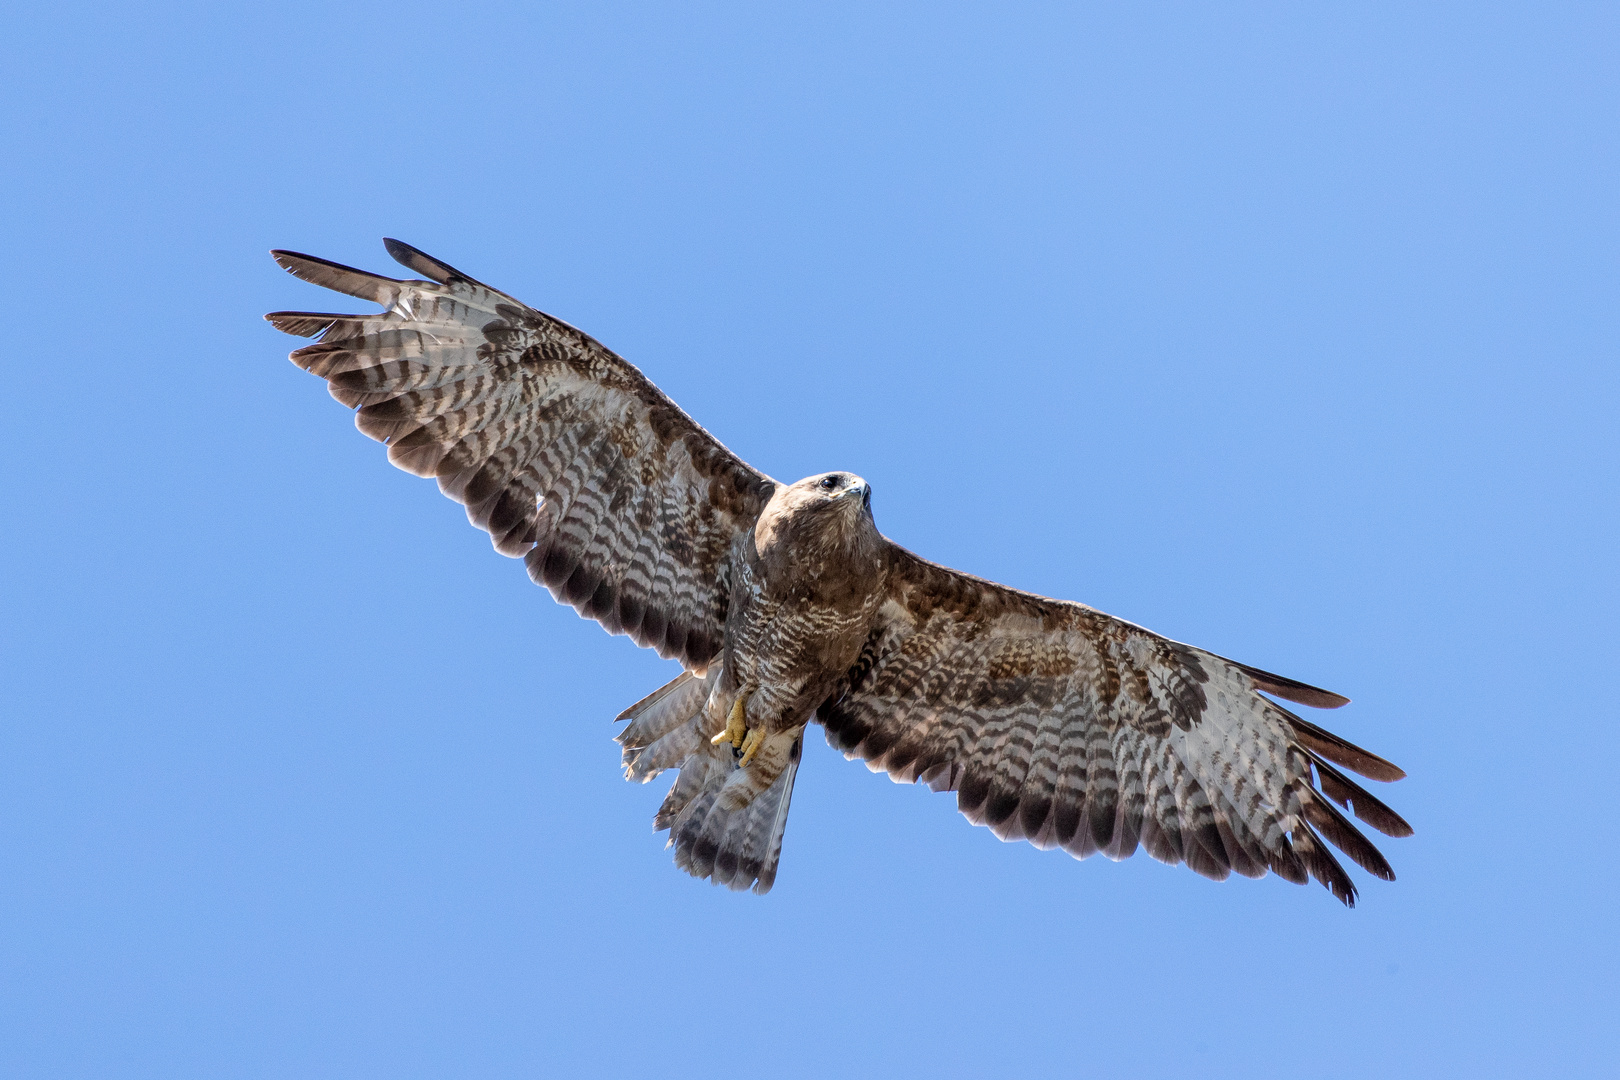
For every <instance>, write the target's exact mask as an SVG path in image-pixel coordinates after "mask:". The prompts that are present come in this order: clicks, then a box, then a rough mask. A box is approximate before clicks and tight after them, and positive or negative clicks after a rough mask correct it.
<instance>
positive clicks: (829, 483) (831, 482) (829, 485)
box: [821, 476, 838, 491]
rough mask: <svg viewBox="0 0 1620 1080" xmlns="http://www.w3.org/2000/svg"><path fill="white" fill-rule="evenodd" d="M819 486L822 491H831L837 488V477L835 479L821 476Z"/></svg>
mask: <svg viewBox="0 0 1620 1080" xmlns="http://www.w3.org/2000/svg"><path fill="white" fill-rule="evenodd" d="M821 486H822V487H823V488H824V489H826V490H827V491H831V490H832V489H833V488H835V487H837V486H838V477H836V476H823V477H822V478H821Z"/></svg>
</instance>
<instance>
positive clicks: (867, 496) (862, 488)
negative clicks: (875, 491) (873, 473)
mask: <svg viewBox="0 0 1620 1080" xmlns="http://www.w3.org/2000/svg"><path fill="white" fill-rule="evenodd" d="M846 499H855V500H857V501H859V502H860V504H861V509H863V510H865V511H866V512H867V513H871V512H872V485H871V484H868V483H867V482H866V481H864V480H862V481H861V482H860V483H859V484H851V485H850V486H849V487H847V488H845V489H844V490H843V491H840V492H839V493H838V494H837V495H834V496H833V501H834V502H843V501H844V500H846Z"/></svg>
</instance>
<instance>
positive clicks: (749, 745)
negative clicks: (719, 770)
mask: <svg viewBox="0 0 1620 1080" xmlns="http://www.w3.org/2000/svg"><path fill="white" fill-rule="evenodd" d="M764 741H765V729H764V728H749V729H748V734H747V735H745V736H743V742H742V752H743V755H742V760H741V761H739V762H737V767H738V768H742V767H743V766H744V765H747V764H748V763H749V762H750V761H753V760H754V753H755V751H757V750H758V749H759V746H760V744H761V743H763V742H764Z"/></svg>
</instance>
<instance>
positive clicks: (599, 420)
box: [265, 240, 775, 670]
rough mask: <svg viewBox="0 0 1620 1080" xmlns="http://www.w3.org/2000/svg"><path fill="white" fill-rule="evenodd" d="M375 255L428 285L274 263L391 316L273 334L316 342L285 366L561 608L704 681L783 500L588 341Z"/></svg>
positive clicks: (432, 268) (454, 275) (436, 267)
mask: <svg viewBox="0 0 1620 1080" xmlns="http://www.w3.org/2000/svg"><path fill="white" fill-rule="evenodd" d="M385 243H386V245H387V247H388V252H389V254H390V255H392V256H393V257H394V258H395V259H396V260H397V261H398V262H400V263H402V264H403V265H405V266H407V267H409V268H410V269H412V270H414V271H416V272H417V273H419V274H422V275H423V276H424V277H426V278H428V279H429V280H426V281H400V280H396V279H394V278H388V277H383V276H380V275H376V274H371V273H367V272H365V271H362V270H356V269H353V268H351V267H347V266H342V265H340V264H337V263H332V262H328V261H326V260H324V259H317V258H314V257H312V256H308V255H300V254H298V253H296V252H290V251H275V252H272V254H273V255H274V257H275V259H276V261H277V262H278V263H280V264H281V265H282V267H284V268H285V269H286V270H288V271H289V272H291V273H292V274H294V275H296V276H297V277H300V278H303V279H304V280H306V281H310V282H313V283H315V284H317V285H323V286H325V287H327V288H330V289H335V290H337V291H339V292H343V293H347V294H349V295H351V296H357V297H360V298H362V299H366V300H371V301H374V302H376V303H378V304H381V305H383V307H384V308H386V309H387V310H385V311H383V312H380V313H378V314H375V315H337V314H326V313H319V312H296V311H281V312H274V313H272V314H270V315H267V316H265V318H267V319H268V320H269V321H270V322H271V323H272V324H273V325H275V326H276V327H277V328H279V329H281V330H284V331H286V332H288V333H291V334H297V335H300V336H303V337H315V338H317V342H316V344H313V345H310V346H307V347H305V348H302V349H298V350H297V351H295V352H293V353H292V354H291V359H292V361H293V362H294V363H295V364H297V365H298V366H299V367H301V368H303V369H305V370H306V371H309V372H311V373H313V374H316V375H319V376H321V377H322V378H324V379H326V381H327V384H328V388H329V389H330V391H331V394H332V396H333V397H334V398H336V399H337V400H339V401H341V402H343V404H345V405H347V406H349V407H350V408H353V409H356V410H357V411H356V414H355V425H356V426H357V427H359V429H360V430H361V431H363V432H364V433H365V434H367V435H369V436H370V437H371V438H373V439H376V440H378V441H379V442H383V443H386V444H387V445H388V457H389V460H391V461H392V462H393V463H394V464H395V465H397V466H399V467H400V468H401V469H404V470H406V471H407V472H411V473H414V474H416V475H417V476H426V477H434V478H436V479H437V480H438V482H439V487H440V490H442V491H443V492H444V493H445V494H446V495H448V496H449V497H450V498H452V499H455V500H456V501H457V502H460V503H462V504H463V505H464V506H465V507H466V509H467V517H468V519H469V520H471V521H472V523H473V524H474V525H477V526H478V527H479V528H481V529H484V530H486V531H487V532H488V533H489V534H490V537H491V539H492V541H493V542H494V545H495V548H496V550H498V551H500V552H501V553H502V554H505V555H509V556H513V557H518V556H521V557H523V559H524V561H525V563H526V565H527V567H528V570H529V575H530V576H531V577H532V578H533V579H534V580H535V581H536V582H537V583H540V584H543V585H545V586H547V587H548V588H549V589H550V590H551V592H552V595H553V596H555V597H556V598H557V599H558V600H561V601H563V602H565V603H568V604H571V605H572V606H573V607H574V608H576V609H577V610H578V611H579V612H580V614H581V615H584V616H586V617H588V618H592V619H595V620H596V621H598V622H600V623H601V624H602V625H603V626H604V627H606V628H607V629H608V630H609V631H611V632H613V633H624V634H628V635H629V636H630V637H631V638H633V639H634V640H635V641H636V642H637V643H638V644H641V645H646V646H650V647H652V648H654V649H656V650H658V652H659V653H660V654H661V655H663V656H673V657H676V658H678V659H680V660H681V661H682V662H683V663H684V664H686V665H687V666H688V667H690V668H694V669H699V670H701V669H702V668H704V667H705V666H706V665H707V664H708V663H709V661H710V660H712V659H713V658H714V657H715V656H716V655H718V653H719V651H720V647H721V640H722V631H723V627H724V624H725V613H726V603H727V594H728V591H729V580H730V568H731V565H732V560H733V559H734V558H735V557H736V556H737V553H738V543H739V540H740V538H741V537H744V536H746V534H747V532H748V531H749V530H750V529H751V528H752V526H753V522H754V520H755V518H757V517H758V515H759V511H760V509H761V507H763V506H764V504H765V502H766V501H767V500H768V499H769V498H770V494H771V492H772V491H773V490H774V488H775V482H774V481H773V480H771V479H770V478H769V477H768V476H765V475H764V474H763V473H760V472H758V471H757V470H755V469H753V468H750V467H749V466H748V465H747V464H746V463H744V462H743V461H742V460H741V459H740V458H738V457H737V456H736V455H735V454H733V453H731V452H730V451H729V450H727V449H726V448H725V447H724V446H722V445H721V444H720V442H719V441H718V440H716V439H715V438H714V437H713V436H711V435H710V434H709V433H708V432H707V431H705V430H703V428H701V427H700V426H699V425H698V424H697V423H696V422H695V421H693V420H692V418H691V417H689V416H687V415H686V413H684V412H682V411H681V410H680V408H678V407H677V406H676V405H675V403H674V402H672V401H670V399H669V398H668V397H667V396H665V395H664V393H663V392H662V391H660V390H659V389H658V388H657V387H656V386H655V385H653V383H652V382H651V381H650V380H649V379H647V378H646V376H644V375H642V373H641V372H640V371H638V370H637V369H636V368H635V367H633V366H632V365H631V364H629V363H628V362H626V361H625V360H623V359H621V358H620V357H619V356H617V355H615V354H614V353H613V352H611V351H610V350H608V349H607V348H605V347H604V346H602V345H601V344H599V343H598V342H597V341H595V340H594V339H592V338H591V337H589V336H587V335H586V334H584V333H581V332H580V331H578V330H576V329H574V328H573V327H572V326H569V325H568V324H567V323H564V322H562V321H561V320H559V319H555V318H552V317H551V316H549V315H546V314H544V313H542V312H540V311H536V310H535V309H533V308H530V307H528V306H526V305H524V304H522V303H520V302H518V301H517V300H515V299H513V298H512V297H510V296H508V295H506V294H505V293H502V292H498V291H497V290H495V289H492V288H490V287H488V286H486V285H483V284H481V283H480V282H477V281H475V280H473V279H472V278H470V277H468V276H467V275H465V274H462V273H460V272H459V271H457V270H455V269H454V268H452V267H450V266H448V265H446V264H444V263H442V262H439V261H438V260H436V259H433V258H431V257H429V256H427V255H425V254H423V253H422V252H420V251H417V250H416V249H415V248H412V247H410V246H409V245H406V244H402V243H399V242H398V241H396V240H388V241H385Z"/></svg>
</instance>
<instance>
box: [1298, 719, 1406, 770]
mask: <svg viewBox="0 0 1620 1080" xmlns="http://www.w3.org/2000/svg"><path fill="white" fill-rule="evenodd" d="M1276 709H1277V711H1278V712H1280V713H1282V714H1283V715H1284V716H1286V717H1287V718H1288V722H1289V723H1290V724H1291V725H1293V728H1294V734H1295V736H1296V737H1297V738H1298V739H1299V742H1300V745H1301V746H1303V747H1304V748H1305V749H1306V750H1313V751H1315V752H1316V753H1318V754H1320V755H1321V756H1323V757H1325V758H1327V759H1328V760H1329V761H1331V762H1333V763H1335V764H1337V765H1343V766H1344V767H1345V768H1347V769H1350V770H1353V771H1354V772H1358V773H1360V774H1361V775H1362V776H1365V777H1367V778H1368V779H1369V780H1382V781H1384V782H1385V783H1391V782H1393V781H1396V780H1404V779H1405V778H1406V773H1405V771H1404V770H1402V769H1401V768H1400V766H1398V765H1396V764H1394V763H1393V762H1389V761H1385V760H1384V759H1383V758H1381V757H1379V756H1378V755H1377V754H1375V753H1373V752H1372V751H1370V750H1363V749H1362V748H1361V747H1359V746H1357V745H1356V744H1355V743H1353V742H1350V741H1349V740H1347V739H1341V738H1340V737H1339V736H1337V735H1335V734H1333V733H1332V732H1331V731H1324V730H1322V729H1321V728H1319V727H1317V726H1316V725H1315V724H1313V723H1311V722H1310V721H1309V720H1304V719H1301V718H1300V717H1298V716H1295V715H1294V714H1293V713H1291V712H1289V711H1288V710H1287V709H1285V708H1283V707H1282V706H1281V705H1278V706H1276Z"/></svg>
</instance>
